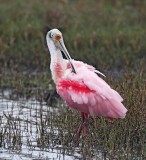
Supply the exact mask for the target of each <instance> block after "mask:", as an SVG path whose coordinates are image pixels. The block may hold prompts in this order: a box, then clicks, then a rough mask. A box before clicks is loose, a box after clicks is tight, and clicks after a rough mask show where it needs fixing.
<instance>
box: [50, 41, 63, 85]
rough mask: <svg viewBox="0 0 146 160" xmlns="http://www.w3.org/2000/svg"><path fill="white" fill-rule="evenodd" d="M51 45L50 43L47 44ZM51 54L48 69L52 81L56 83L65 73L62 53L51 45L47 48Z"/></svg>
mask: <svg viewBox="0 0 146 160" xmlns="http://www.w3.org/2000/svg"><path fill="white" fill-rule="evenodd" d="M49 44H51V43H49ZM48 47H49V50H50V54H51V63H50V69H51V74H52V79H53V80H54V82H55V83H57V82H58V81H59V80H60V79H61V78H62V77H63V76H64V72H65V61H64V60H63V57H62V53H61V52H60V50H59V49H57V48H56V47H55V45H54V44H53V43H52V45H51V46H50V45H49V46H48Z"/></svg>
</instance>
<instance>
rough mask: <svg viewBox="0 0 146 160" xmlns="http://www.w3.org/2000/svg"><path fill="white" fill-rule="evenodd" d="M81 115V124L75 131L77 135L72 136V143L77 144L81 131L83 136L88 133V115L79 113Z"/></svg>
mask: <svg viewBox="0 0 146 160" xmlns="http://www.w3.org/2000/svg"><path fill="white" fill-rule="evenodd" d="M81 114H82V122H81V124H80V126H79V128H78V130H77V133H76V134H75V136H74V141H75V142H77V141H78V140H79V138H80V135H81V131H82V129H83V133H84V136H86V135H87V134H88V133H89V121H88V114H87V113H83V112H82V113H81Z"/></svg>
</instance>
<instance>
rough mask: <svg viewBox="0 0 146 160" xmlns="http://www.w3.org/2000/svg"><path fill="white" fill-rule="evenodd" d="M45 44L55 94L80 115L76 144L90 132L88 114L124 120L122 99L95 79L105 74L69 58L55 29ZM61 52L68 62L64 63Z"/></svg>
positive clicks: (102, 82)
mask: <svg viewBox="0 0 146 160" xmlns="http://www.w3.org/2000/svg"><path fill="white" fill-rule="evenodd" d="M46 40H47V45H48V48H49V51H50V54H51V63H50V69H51V74H52V78H53V80H54V82H55V84H56V90H57V93H58V94H59V95H60V96H61V98H62V99H63V100H64V101H65V102H66V103H67V104H68V105H69V106H70V107H71V108H73V109H75V110H78V111H80V112H81V115H82V122H81V124H80V126H79V128H78V130H77V133H76V134H75V136H74V140H75V141H76V140H78V139H79V137H80V134H81V131H82V130H83V133H84V135H87V133H88V132H89V122H88V115H89V114H90V115H95V116H103V117H107V118H108V119H109V120H114V119H117V118H124V117H125V116H126V112H127V109H126V108H125V107H124V105H123V104H122V103H121V102H122V101H123V98H122V97H121V96H120V95H119V94H118V93H117V92H116V91H115V90H113V89H112V88H111V87H110V86H109V85H108V84H107V83H106V82H105V81H104V80H103V79H101V78H100V77H99V76H98V75H97V74H99V75H102V76H104V74H102V73H101V72H99V71H98V70H96V69H95V68H94V67H93V66H91V65H88V64H86V63H83V62H81V61H75V60H73V59H72V58H71V57H70V55H69V53H68V51H67V49H66V47H65V44H64V41H63V37H62V33H61V32H60V31H59V30H58V29H52V30H50V31H49V32H48V33H47V36H46ZM62 52H63V53H64V55H65V56H66V58H67V59H63V56H62Z"/></svg>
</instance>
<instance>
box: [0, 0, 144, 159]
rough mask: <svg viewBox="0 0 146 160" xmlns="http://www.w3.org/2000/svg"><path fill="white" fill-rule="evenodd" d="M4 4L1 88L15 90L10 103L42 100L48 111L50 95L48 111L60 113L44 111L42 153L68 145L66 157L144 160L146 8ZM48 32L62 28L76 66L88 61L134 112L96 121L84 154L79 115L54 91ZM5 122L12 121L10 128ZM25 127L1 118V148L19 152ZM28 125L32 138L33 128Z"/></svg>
mask: <svg viewBox="0 0 146 160" xmlns="http://www.w3.org/2000/svg"><path fill="white" fill-rule="evenodd" d="M0 3H1V5H0V22H1V25H0V89H1V90H2V91H3V92H5V89H10V90H11V94H10V95H9V97H5V98H7V99H9V100H14V101H15V100H19V99H23V98H25V102H26V101H29V99H31V98H32V97H35V100H38V101H39V102H40V103H41V104H40V106H41V107H42V103H43V99H44V94H45V93H46V92H49V102H48V107H49V105H51V106H52V108H53V109H54V108H55V109H56V108H59V111H58V113H56V112H54V113H50V112H49V111H48V110H47V112H44V110H43V107H42V108H41V107H40V108H39V112H38V113H37V118H36V119H35V128H36V130H37V133H38V134H37V136H36V137H37V140H36V143H37V146H39V147H40V148H47V147H48V146H49V148H53V147H55V146H59V145H62V148H61V149H60V150H61V152H62V153H64V154H68V155H70V154H72V155H74V156H75V154H74V153H75V152H76V150H78V152H79V153H80V155H81V158H82V159H83V158H84V159H85V158H89V159H91V158H97V159H98V156H97V155H98V153H101V152H102V158H106V157H109V158H110V159H114V158H115V159H116V158H117V159H126V158H127V159H130V158H131V159H132V158H133V159H134V158H135V157H136V158H141V159H142V158H144V155H145V152H146V149H145V148H146V146H145V141H146V139H145V138H146V137H145V133H146V130H145V122H146V117H145V113H146V111H145V109H146V99H145V97H146V85H145V84H146V81H145V80H146V74H145V73H146V54H145V52H146V45H145V41H146V37H145V34H146V30H145V28H146V21H145V18H146V13H145V8H146V2H145V1H139V0H133V1H126V0H123V1H120V0H111V1H110V2H109V1H102V0H98V1H96V0H93V1H89V0H84V1H69V0H62V1H57V0H54V1H47V0H42V1H39V0H32V1H28V0H24V1H19V0H11V1H9V2H8V1H1V2H0ZM46 26H50V27H52V28H60V30H61V31H62V32H63V36H64V40H65V44H66V46H67V48H68V50H69V53H70V54H71V56H72V57H73V58H74V59H78V60H82V61H84V62H88V63H89V64H91V65H93V66H95V67H96V68H97V69H99V70H102V71H103V72H104V73H105V74H106V75H107V78H106V81H107V82H108V83H109V84H110V85H111V86H112V87H113V88H114V89H116V90H117V91H118V92H120V94H121V95H122V96H123V98H124V105H125V106H126V107H127V109H128V113H127V116H126V118H125V119H124V120H117V121H116V122H114V123H108V122H107V121H106V120H105V119H104V118H97V117H94V118H93V117H91V118H90V121H91V127H90V131H91V132H90V135H89V137H88V138H87V139H84V138H81V141H80V143H79V144H78V148H77V146H73V144H72V142H71V140H72V136H73V133H74V132H75V130H76V127H77V126H78V123H79V121H80V115H79V114H78V113H77V112H74V111H71V110H69V109H67V108H66V106H65V104H64V103H62V101H61V100H60V99H59V98H58V97H57V96H56V93H55V91H54V90H55V87H54V85H53V83H52V81H51V74H50V71H49V62H50V56H49V53H48V49H47V47H46V45H45V44H46V42H45V34H46ZM60 106H62V107H60ZM13 107H14V106H13ZM29 107H30V108H31V105H27V108H29ZM30 112H31V109H30ZM30 114H31V113H30ZM44 114H45V116H44ZM4 117H5V118H6V119H7V120H8V121H7V122H6V123H5V125H3V118H4ZM74 117H76V118H74ZM19 118H20V117H19ZM22 121H24V120H23V119H21V120H20V119H16V118H15V116H14V115H7V114H5V115H3V117H1V130H0V137H1V138H0V140H1V142H0V145H1V147H5V148H7V147H6V144H9V145H10V146H12V144H15V146H16V147H17V148H19V147H18V146H21V145H22V144H23V140H22V139H23V138H22V137H23V135H22V134H21V133H22V132H21V131H20V130H21V127H20V126H21V123H22ZM37 121H39V122H40V123H39V124H38V123H37ZM15 122H16V123H15ZM24 122H25V124H26V125H27V127H28V128H29V127H30V128H29V129H30V130H29V129H28V128H27V130H28V133H30V132H31V131H32V129H31V127H32V124H34V121H33V122H32V121H30V120H29V121H26V120H25V121H24ZM72 122H74V123H72ZM29 124H30V126H29ZM92 124H93V125H92ZM15 125H16V126H18V128H17V127H16V128H15ZM19 127H20V128H19ZM33 127H34V126H33ZM54 127H55V128H56V130H55V129H54ZM48 128H49V130H48ZM5 133H7V134H6V135H7V136H5ZM11 133H12V134H11ZM28 142H29V146H31V145H32V144H33V142H32V141H31V139H29V138H28ZM35 147H36V146H35ZM19 149H20V148H19Z"/></svg>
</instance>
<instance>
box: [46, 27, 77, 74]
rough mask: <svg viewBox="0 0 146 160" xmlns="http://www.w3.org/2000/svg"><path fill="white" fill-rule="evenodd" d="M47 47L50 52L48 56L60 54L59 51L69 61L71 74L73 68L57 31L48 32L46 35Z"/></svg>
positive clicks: (60, 34)
mask: <svg viewBox="0 0 146 160" xmlns="http://www.w3.org/2000/svg"><path fill="white" fill-rule="evenodd" d="M46 40H47V45H48V48H49V50H50V54H51V55H52V54H60V53H61V51H62V52H63V53H64V55H65V56H66V58H67V59H68V60H69V62H70V64H71V66H72V70H73V72H75V69H74V66H73V64H72V62H71V57H70V55H69V53H68V51H67V49H66V47H65V44H64V41H63V37H62V33H61V32H60V31H59V30H58V29H52V30H50V31H49V32H48V33H47V35H46ZM75 73H76V72H75Z"/></svg>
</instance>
